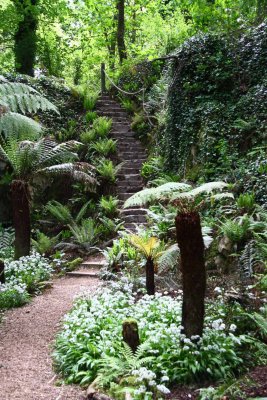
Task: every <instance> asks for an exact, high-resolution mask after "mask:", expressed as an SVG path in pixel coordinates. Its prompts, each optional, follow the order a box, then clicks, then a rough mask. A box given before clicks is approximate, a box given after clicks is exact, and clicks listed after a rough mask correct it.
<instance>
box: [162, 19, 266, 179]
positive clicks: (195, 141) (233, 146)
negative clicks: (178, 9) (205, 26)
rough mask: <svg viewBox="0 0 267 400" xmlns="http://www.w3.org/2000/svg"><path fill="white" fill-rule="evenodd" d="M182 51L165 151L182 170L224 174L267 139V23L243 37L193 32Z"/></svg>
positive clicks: (174, 68)
mask: <svg viewBox="0 0 267 400" xmlns="http://www.w3.org/2000/svg"><path fill="white" fill-rule="evenodd" d="M176 55H177V59H175V60H174V61H172V62H171V65H170V68H169V72H168V73H169V74H170V75H171V77H172V79H171V83H170V86H169V93H168V104H167V119H166V128H165V130H164V132H163V133H162V137H161V152H162V153H163V155H164V156H165V159H166V163H167V165H166V166H167V168H168V169H171V170H174V171H176V172H177V171H178V172H180V173H181V174H182V175H184V174H185V175H186V174H187V173H188V172H189V173H190V171H192V169H195V170H197V169H198V168H199V169H201V171H202V174H203V170H205V174H206V176H207V178H209V177H214V175H217V176H218V175H220V172H222V173H223V172H224V171H225V170H226V169H228V170H229V169H232V168H235V167H236V164H237V163H238V162H239V159H240V157H242V155H245V154H247V153H248V152H249V151H250V150H251V148H252V147H253V146H261V145H263V144H264V142H265V143H266V137H267V134H266V133H267V129H266V122H267V113H266V111H267V85H266V84H267V68H266V67H267V24H266V23H263V24H261V25H260V26H258V27H255V28H253V29H251V30H250V31H249V32H247V33H246V34H245V35H243V36H242V37H241V38H240V37H239V38H234V37H222V36H215V35H211V34H209V35H202V36H197V37H193V38H191V39H190V40H188V41H187V42H185V43H184V45H183V46H181V47H180V48H179V49H178V50H177V52H176ZM266 172H267V171H266Z"/></svg>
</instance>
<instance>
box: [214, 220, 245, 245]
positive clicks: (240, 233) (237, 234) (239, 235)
mask: <svg viewBox="0 0 267 400" xmlns="http://www.w3.org/2000/svg"><path fill="white" fill-rule="evenodd" d="M249 228H250V220H249V219H248V218H247V217H244V218H242V219H241V220H239V221H233V220H231V219H228V220H226V221H225V222H222V224H221V231H222V233H223V234H224V235H225V236H227V237H228V238H229V239H230V240H231V241H232V242H234V243H239V242H242V241H243V240H245V239H246V238H248V236H249V234H250V232H249Z"/></svg>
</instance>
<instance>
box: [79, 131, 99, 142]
mask: <svg viewBox="0 0 267 400" xmlns="http://www.w3.org/2000/svg"><path fill="white" fill-rule="evenodd" d="M96 136H97V135H96V131H95V130H94V129H90V130H89V131H85V132H82V133H81V135H80V140H81V142H82V143H84V144H91V143H92V142H93V141H94V140H95V139H96Z"/></svg>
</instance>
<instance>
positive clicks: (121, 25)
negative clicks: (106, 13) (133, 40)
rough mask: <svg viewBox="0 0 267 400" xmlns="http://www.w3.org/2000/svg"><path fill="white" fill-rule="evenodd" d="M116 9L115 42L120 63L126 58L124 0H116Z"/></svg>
mask: <svg viewBox="0 0 267 400" xmlns="http://www.w3.org/2000/svg"><path fill="white" fill-rule="evenodd" d="M117 9H118V30H117V44H118V53H119V59H120V64H122V62H123V60H125V59H126V58H127V54H126V46H125V16H124V9H125V4H124V0H117Z"/></svg>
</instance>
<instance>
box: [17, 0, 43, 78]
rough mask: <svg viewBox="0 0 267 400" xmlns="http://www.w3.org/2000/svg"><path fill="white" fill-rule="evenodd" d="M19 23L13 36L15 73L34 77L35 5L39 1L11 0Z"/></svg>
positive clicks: (35, 45)
mask: <svg viewBox="0 0 267 400" xmlns="http://www.w3.org/2000/svg"><path fill="white" fill-rule="evenodd" d="M13 1H14V4H15V6H16V9H17V12H18V14H19V15H20V17H21V18H20V22H19V24H18V28H17V31H16V33H15V36H14V40H15V44H14V52H15V62H16V71H17V72H19V73H21V74H27V75H30V76H33V75H34V64H35V58H36V50H37V38H36V30H37V25H38V16H37V15H38V12H37V5H38V1H39V0H13Z"/></svg>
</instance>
